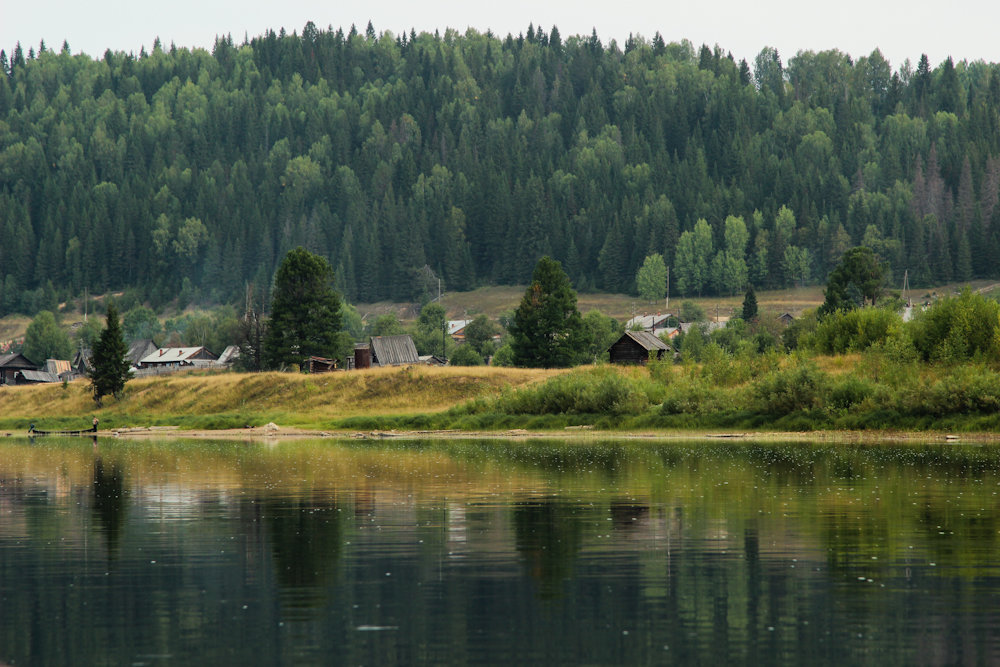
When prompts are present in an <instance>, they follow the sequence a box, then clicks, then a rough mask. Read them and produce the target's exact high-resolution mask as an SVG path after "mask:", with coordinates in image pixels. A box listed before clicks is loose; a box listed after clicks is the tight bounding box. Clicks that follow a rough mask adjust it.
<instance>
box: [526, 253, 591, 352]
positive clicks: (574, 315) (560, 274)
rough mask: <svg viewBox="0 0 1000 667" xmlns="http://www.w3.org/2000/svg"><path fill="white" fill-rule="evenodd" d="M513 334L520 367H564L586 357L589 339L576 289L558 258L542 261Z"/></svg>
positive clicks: (533, 277)
mask: <svg viewBox="0 0 1000 667" xmlns="http://www.w3.org/2000/svg"><path fill="white" fill-rule="evenodd" d="M510 335H511V347H512V348H513V350H514V364H515V365H517V366H529V367H541V368H560V367H565V366H571V365H573V364H574V363H576V362H577V361H578V360H580V359H581V358H582V354H583V353H584V352H585V349H584V346H585V341H584V331H583V321H582V318H581V316H580V311H579V310H577V307H576V292H574V291H573V288H572V286H571V285H570V283H569V278H568V277H567V276H566V273H565V272H564V271H563V269H562V265H561V264H560V263H559V262H558V261H556V260H554V259H552V258H550V257H542V258H541V259H540V260H538V264H537V265H536V266H535V271H534V273H533V274H532V276H531V284H530V285H529V286H528V289H527V290H525V292H524V297H523V298H522V299H521V304H520V305H519V306H518V307H517V310H516V311H515V313H514V321H513V323H512V324H511V327H510Z"/></svg>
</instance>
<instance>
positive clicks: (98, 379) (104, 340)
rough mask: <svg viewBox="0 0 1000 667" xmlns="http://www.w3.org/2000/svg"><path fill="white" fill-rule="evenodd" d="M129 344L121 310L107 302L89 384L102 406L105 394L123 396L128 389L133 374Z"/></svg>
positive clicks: (94, 351) (92, 359) (91, 361)
mask: <svg viewBox="0 0 1000 667" xmlns="http://www.w3.org/2000/svg"><path fill="white" fill-rule="evenodd" d="M127 355H128V346H127V345H126V344H125V338H124V336H123V335H122V330H121V325H120V324H119V323H118V309H117V308H115V305H114V304H113V303H111V304H108V312H107V316H106V317H105V325H104V330H103V331H101V335H100V338H98V339H97V342H96V343H95V344H94V349H93V356H92V357H91V359H90V363H91V367H92V369H93V370H92V371H91V374H90V385H91V387H92V389H93V392H94V401H95V402H96V403H97V405H101V403H102V400H103V398H104V397H105V396H114V397H115V398H118V399H120V398H121V397H122V394H123V392H124V391H125V383H126V382H128V380H129V379H130V378H131V377H132V372H131V371H130V370H129V361H128V356H127Z"/></svg>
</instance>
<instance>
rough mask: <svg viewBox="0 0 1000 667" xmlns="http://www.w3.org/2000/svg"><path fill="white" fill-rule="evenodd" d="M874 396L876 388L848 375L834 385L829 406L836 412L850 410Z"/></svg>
mask: <svg viewBox="0 0 1000 667" xmlns="http://www.w3.org/2000/svg"><path fill="white" fill-rule="evenodd" d="M874 394H875V386H874V385H873V384H872V383H871V382H869V381H868V380H864V379H862V378H859V377H857V376H856V375H847V376H845V377H843V378H840V379H838V380H837V381H835V382H833V383H832V386H831V387H830V396H829V399H828V401H827V405H828V407H830V408H832V409H834V410H849V409H851V408H853V407H855V406H858V405H861V404H862V403H864V402H865V401H866V400H868V399H869V398H871V397H872V396H873V395H874Z"/></svg>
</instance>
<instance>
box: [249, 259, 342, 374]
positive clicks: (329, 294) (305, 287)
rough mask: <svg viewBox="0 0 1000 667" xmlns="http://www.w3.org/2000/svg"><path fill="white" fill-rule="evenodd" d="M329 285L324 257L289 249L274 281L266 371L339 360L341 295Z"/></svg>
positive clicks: (266, 339) (266, 348)
mask: <svg viewBox="0 0 1000 667" xmlns="http://www.w3.org/2000/svg"><path fill="white" fill-rule="evenodd" d="M332 285H333V269H332V268H331V267H330V263H329V262H327V261H326V259H324V258H323V257H320V256H318V255H314V254H313V253H311V252H309V251H308V250H305V249H303V248H302V247H299V248H296V249H294V250H290V251H288V253H287V254H286V255H285V259H284V260H283V261H282V262H281V266H280V267H279V268H278V273H277V274H276V275H275V277H274V290H273V292H272V297H271V317H270V320H269V322H268V328H267V334H266V336H265V338H264V346H263V347H264V354H263V356H264V363H265V365H266V366H267V367H270V368H280V367H282V366H289V365H298V366H299V367H302V366H303V365H304V364H305V362H306V361H307V360H308V359H309V357H310V356H318V357H327V358H333V357H336V356H337V353H338V351H339V350H340V347H342V346H341V345H340V344H339V340H338V337H337V334H338V332H339V331H340V297H339V295H338V294H337V293H336V292H335V291H334V290H333V287H332Z"/></svg>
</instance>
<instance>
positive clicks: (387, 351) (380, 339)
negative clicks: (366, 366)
mask: <svg viewBox="0 0 1000 667" xmlns="http://www.w3.org/2000/svg"><path fill="white" fill-rule="evenodd" d="M371 351H372V366H405V365H406V364H419V363H420V357H419V356H418V355H417V346H416V345H414V344H413V338H411V337H410V336H409V335H408V334H405V335H402V336H375V337H374V338H372V343H371Z"/></svg>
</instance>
